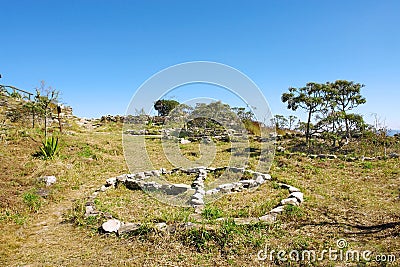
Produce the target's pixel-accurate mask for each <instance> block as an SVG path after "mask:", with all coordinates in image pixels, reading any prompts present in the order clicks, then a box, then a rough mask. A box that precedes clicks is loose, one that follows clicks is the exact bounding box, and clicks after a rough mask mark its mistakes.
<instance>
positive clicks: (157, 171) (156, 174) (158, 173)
mask: <svg viewBox="0 0 400 267" xmlns="http://www.w3.org/2000/svg"><path fill="white" fill-rule="evenodd" d="M152 173H153V175H154V176H157V177H158V176H160V175H161V172H160V171H159V170H154V171H152Z"/></svg>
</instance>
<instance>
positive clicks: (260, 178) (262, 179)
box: [256, 175, 265, 184]
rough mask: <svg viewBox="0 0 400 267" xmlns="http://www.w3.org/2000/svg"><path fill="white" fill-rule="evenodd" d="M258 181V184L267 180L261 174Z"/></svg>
mask: <svg viewBox="0 0 400 267" xmlns="http://www.w3.org/2000/svg"><path fill="white" fill-rule="evenodd" d="M256 183H257V184H263V183H265V180H264V178H263V177H262V176H261V175H260V176H258V177H257V179H256Z"/></svg>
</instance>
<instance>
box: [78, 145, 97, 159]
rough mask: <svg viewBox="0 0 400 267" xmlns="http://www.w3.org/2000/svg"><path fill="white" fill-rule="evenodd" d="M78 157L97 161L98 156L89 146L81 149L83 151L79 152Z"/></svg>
mask: <svg viewBox="0 0 400 267" xmlns="http://www.w3.org/2000/svg"><path fill="white" fill-rule="evenodd" d="M78 155H79V156H81V157H83V158H91V159H97V155H96V154H95V153H94V152H93V151H92V149H91V148H90V146H89V145H87V144H86V145H85V146H84V147H82V148H81V151H79V153H78Z"/></svg>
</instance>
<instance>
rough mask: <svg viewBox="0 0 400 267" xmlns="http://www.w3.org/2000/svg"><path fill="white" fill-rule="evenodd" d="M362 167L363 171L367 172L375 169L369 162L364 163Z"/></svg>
mask: <svg viewBox="0 0 400 267" xmlns="http://www.w3.org/2000/svg"><path fill="white" fill-rule="evenodd" d="M361 165H362V168H363V169H367V170H371V169H372V168H373V167H374V165H373V164H372V162H368V161H367V162H363V163H362V164H361Z"/></svg>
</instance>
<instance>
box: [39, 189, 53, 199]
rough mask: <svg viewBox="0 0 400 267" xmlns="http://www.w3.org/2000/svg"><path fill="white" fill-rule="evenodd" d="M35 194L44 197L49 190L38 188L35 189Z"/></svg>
mask: <svg viewBox="0 0 400 267" xmlns="http://www.w3.org/2000/svg"><path fill="white" fill-rule="evenodd" d="M36 194H37V195H38V196H41V197H43V198H46V197H48V196H49V194H50V190H48V189H44V188H41V189H38V190H37V191H36Z"/></svg>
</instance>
